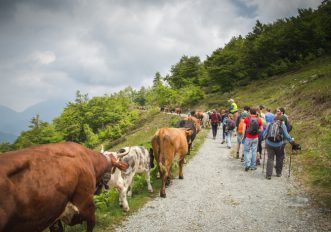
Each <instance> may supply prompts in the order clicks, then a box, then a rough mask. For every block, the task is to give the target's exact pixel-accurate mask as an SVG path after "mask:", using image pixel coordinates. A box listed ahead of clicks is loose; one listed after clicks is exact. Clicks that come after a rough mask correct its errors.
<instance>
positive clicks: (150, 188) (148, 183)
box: [145, 170, 153, 193]
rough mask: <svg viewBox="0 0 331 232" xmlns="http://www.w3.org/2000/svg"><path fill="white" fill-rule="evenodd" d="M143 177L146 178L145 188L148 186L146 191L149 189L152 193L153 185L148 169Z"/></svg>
mask: <svg viewBox="0 0 331 232" xmlns="http://www.w3.org/2000/svg"><path fill="white" fill-rule="evenodd" d="M145 179H146V182H147V188H148V191H149V192H150V193H152V192H153V187H152V185H151V175H150V172H149V170H147V171H146V174H145Z"/></svg>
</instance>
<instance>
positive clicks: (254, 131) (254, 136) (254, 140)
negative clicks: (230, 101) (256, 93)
mask: <svg viewBox="0 0 331 232" xmlns="http://www.w3.org/2000/svg"><path fill="white" fill-rule="evenodd" d="M250 114H251V115H250V116H249V117H246V118H245V120H244V123H245V124H244V127H243V133H244V135H245V136H246V138H245V144H244V159H245V163H244V166H245V171H246V172H247V171H248V170H249V169H251V170H256V151H257V144H258V137H259V133H261V132H262V130H263V125H262V120H261V118H259V117H257V109H256V108H251V109H250Z"/></svg>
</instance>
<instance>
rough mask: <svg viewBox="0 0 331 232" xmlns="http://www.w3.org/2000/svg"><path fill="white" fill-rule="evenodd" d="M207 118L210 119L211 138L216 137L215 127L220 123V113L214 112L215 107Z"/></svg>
mask: <svg viewBox="0 0 331 232" xmlns="http://www.w3.org/2000/svg"><path fill="white" fill-rule="evenodd" d="M209 119H210V124H211V129H212V131H213V139H216V135H217V128H218V125H219V123H220V115H219V114H218V113H217V112H216V110H215V109H213V112H212V114H211V115H210V118H209Z"/></svg>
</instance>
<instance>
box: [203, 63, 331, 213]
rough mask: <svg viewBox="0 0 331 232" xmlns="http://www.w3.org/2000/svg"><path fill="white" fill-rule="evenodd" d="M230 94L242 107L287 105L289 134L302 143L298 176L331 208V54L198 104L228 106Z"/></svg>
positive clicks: (295, 168) (295, 161) (294, 162)
mask: <svg viewBox="0 0 331 232" xmlns="http://www.w3.org/2000/svg"><path fill="white" fill-rule="evenodd" d="M230 97H231V98H234V99H235V100H236V103H237V104H238V107H239V108H241V109H242V108H243V107H244V106H245V105H248V106H259V105H264V106H267V107H268V108H271V109H276V108H277V107H280V106H283V107H284V108H285V109H286V114H288V115H289V116H290V119H291V122H292V124H293V131H291V133H290V134H291V135H292V136H293V137H294V138H295V140H296V141H297V142H298V143H300V144H301V145H302V151H301V152H299V153H298V155H296V156H295V157H294V158H293V160H292V167H293V172H294V174H295V176H296V179H297V180H298V181H299V182H301V183H302V184H303V186H305V187H306V190H307V191H308V192H310V193H311V196H313V198H314V199H315V200H316V202H317V203H318V204H319V205H321V206H323V207H326V208H331V57H326V58H323V59H319V60H316V61H314V62H312V63H310V64H309V65H306V66H305V67H304V68H302V69H300V70H297V71H295V72H290V73H287V74H286V75H281V76H274V77H272V78H271V79H268V80H258V81H256V82H254V83H251V84H250V85H248V86H245V87H242V88H238V89H236V90H235V91H233V92H231V93H223V94H218V95H217V94H214V95H211V96H208V99H207V100H206V101H203V102H201V103H200V104H199V106H197V107H198V108H204V107H209V108H212V107H217V108H228V106H227V105H228V103H227V99H229V98H230ZM289 148H290V146H287V149H288V150H287V154H289V152H290V150H289Z"/></svg>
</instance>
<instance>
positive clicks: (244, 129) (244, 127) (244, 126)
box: [241, 123, 246, 141]
mask: <svg viewBox="0 0 331 232" xmlns="http://www.w3.org/2000/svg"><path fill="white" fill-rule="evenodd" d="M245 133H246V123H244V125H243V137H242V139H241V141H243V140H244V138H245Z"/></svg>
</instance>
